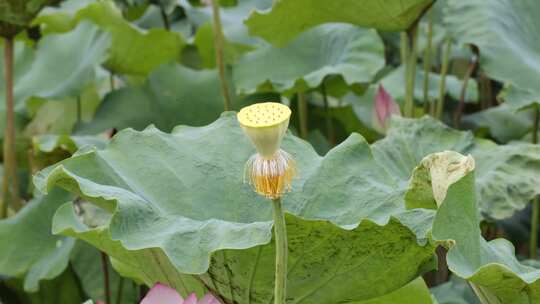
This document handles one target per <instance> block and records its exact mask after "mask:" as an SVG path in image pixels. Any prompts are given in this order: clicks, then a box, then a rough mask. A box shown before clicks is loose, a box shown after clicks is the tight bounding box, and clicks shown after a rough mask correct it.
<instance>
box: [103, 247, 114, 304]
mask: <svg viewBox="0 0 540 304" xmlns="http://www.w3.org/2000/svg"><path fill="white" fill-rule="evenodd" d="M101 267H102V272H103V290H104V292H105V304H112V302H111V287H110V284H109V264H108V259H107V254H106V253H105V252H101Z"/></svg>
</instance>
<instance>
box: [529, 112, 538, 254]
mask: <svg viewBox="0 0 540 304" xmlns="http://www.w3.org/2000/svg"><path fill="white" fill-rule="evenodd" d="M539 124H540V106H538V105H537V106H535V107H534V120H533V127H532V143H533V144H538V127H539ZM539 215H540V202H539V200H538V197H535V198H534V200H533V201H532V214H531V240H530V245H529V251H530V252H529V256H530V258H531V259H534V258H536V251H537V249H538V216H539Z"/></svg>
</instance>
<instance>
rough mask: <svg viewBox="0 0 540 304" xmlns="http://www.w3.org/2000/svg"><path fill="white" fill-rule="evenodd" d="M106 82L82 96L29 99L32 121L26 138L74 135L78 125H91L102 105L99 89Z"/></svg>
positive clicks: (90, 87) (26, 127) (28, 106)
mask: <svg viewBox="0 0 540 304" xmlns="http://www.w3.org/2000/svg"><path fill="white" fill-rule="evenodd" d="M103 80H104V79H103V78H102V77H98V79H97V80H96V83H95V85H94V84H93V85H89V86H88V87H86V88H85V89H84V90H83V91H82V92H81V93H80V95H78V96H74V97H66V98H61V99H46V98H40V97H31V98H30V99H28V100H27V101H26V112H27V113H26V115H27V118H28V119H29V120H30V121H29V122H27V124H26V126H25V128H24V135H25V136H27V137H33V136H40V135H42V134H70V133H71V132H72V131H73V130H74V129H75V127H76V126H77V124H78V123H84V122H89V121H91V120H92V119H93V118H94V113H95V112H96V109H97V108H98V106H99V105H100V103H101V101H102V100H101V94H100V92H99V91H98V88H97V87H98V86H99V84H100V83H104V82H103Z"/></svg>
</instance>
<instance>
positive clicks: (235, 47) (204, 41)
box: [194, 23, 253, 69]
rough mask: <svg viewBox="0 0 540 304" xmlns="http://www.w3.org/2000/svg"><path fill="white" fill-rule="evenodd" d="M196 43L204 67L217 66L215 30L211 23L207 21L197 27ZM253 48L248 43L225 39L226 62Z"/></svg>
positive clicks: (231, 61)
mask: <svg viewBox="0 0 540 304" xmlns="http://www.w3.org/2000/svg"><path fill="white" fill-rule="evenodd" d="M194 44H195V45H196V46H197V50H198V51H199V55H200V56H201V62H202V67H203V68H205V69H213V68H215V67H216V58H215V54H216V53H215V52H216V50H215V47H214V30H213V28H212V24H211V23H205V24H203V25H202V26H200V27H199V28H197V34H195V38H194ZM250 50H253V47H252V46H250V45H246V44H241V43H235V42H230V41H228V40H225V41H224V46H223V52H224V60H225V62H226V63H229V64H232V63H234V62H236V60H237V59H238V58H239V57H240V55H242V54H243V53H245V52H248V51H250Z"/></svg>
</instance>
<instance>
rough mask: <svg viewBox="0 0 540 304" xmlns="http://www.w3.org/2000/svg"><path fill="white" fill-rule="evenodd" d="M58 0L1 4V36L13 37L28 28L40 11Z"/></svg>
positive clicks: (5, 1) (6, 0)
mask: <svg viewBox="0 0 540 304" xmlns="http://www.w3.org/2000/svg"><path fill="white" fill-rule="evenodd" d="M55 2H58V0H3V1H1V2H0V36H6V37H11V36H14V35H15V34H16V33H18V32H19V31H21V30H22V29H24V28H25V27H27V26H28V25H29V23H30V21H32V19H33V18H34V17H35V16H36V15H37V13H39V11H40V10H41V9H42V8H43V7H44V6H45V5H49V4H53V3H55Z"/></svg>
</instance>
